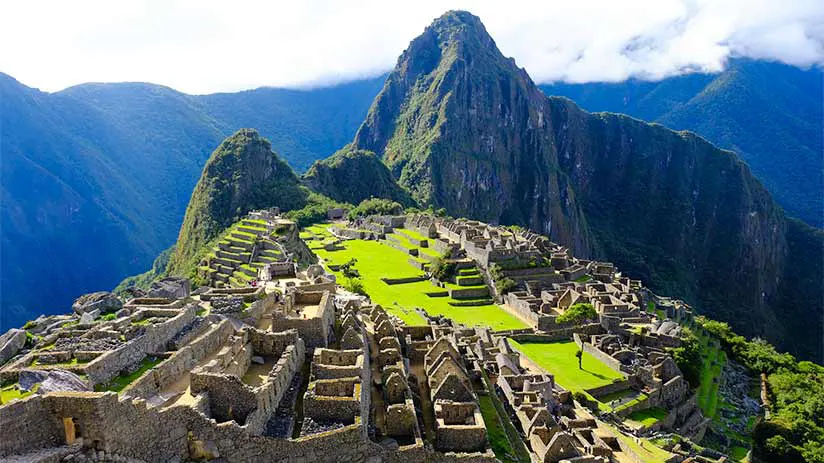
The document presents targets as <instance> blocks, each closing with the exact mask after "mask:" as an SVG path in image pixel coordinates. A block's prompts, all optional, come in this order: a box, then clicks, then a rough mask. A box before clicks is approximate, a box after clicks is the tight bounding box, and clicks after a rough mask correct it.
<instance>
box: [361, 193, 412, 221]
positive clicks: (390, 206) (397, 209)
mask: <svg viewBox="0 0 824 463" xmlns="http://www.w3.org/2000/svg"><path fill="white" fill-rule="evenodd" d="M402 212H403V206H401V205H400V204H399V203H397V202H395V201H392V200H389V199H381V198H370V199H364V200H363V201H361V203H360V204H358V205H357V206H356V207H355V208H354V209H352V210H351V211H349V220H354V219H356V218H358V217H366V216H368V215H398V214H400V213H402Z"/></svg>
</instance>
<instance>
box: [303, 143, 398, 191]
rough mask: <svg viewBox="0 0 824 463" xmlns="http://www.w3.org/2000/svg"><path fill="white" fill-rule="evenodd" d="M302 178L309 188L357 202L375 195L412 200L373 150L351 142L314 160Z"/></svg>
mask: <svg viewBox="0 0 824 463" xmlns="http://www.w3.org/2000/svg"><path fill="white" fill-rule="evenodd" d="M303 179H304V181H305V182H306V183H307V184H308V185H309V186H310V187H311V188H312V189H313V190H315V191H317V192H319V193H322V194H324V195H326V196H328V197H330V198H334V199H336V200H338V201H343V202H347V203H352V204H358V203H360V202H362V201H364V200H368V199H369V198H370V197H375V198H386V199H389V200H391V201H397V202H398V203H400V204H403V205H407V206H408V205H411V204H413V201H412V200H411V199H410V198H409V195H408V194H407V193H406V192H405V191H404V190H403V189H402V188H401V187H400V186H398V184H397V182H396V181H395V178H394V177H393V176H392V173H391V172H389V169H387V168H386V166H385V165H384V164H383V163H382V162H381V160H380V159H379V158H378V157H377V156H376V155H375V153H373V152H371V151H366V150H358V149H353V148H352V147H351V146H346V147H344V148H343V149H341V150H339V151H337V152H336V153H335V154H333V155H332V156H330V157H328V158H326V159H323V160H320V161H316V162H315V163H314V164H312V167H310V168H309V170H308V171H307V172H306V175H304V176H303Z"/></svg>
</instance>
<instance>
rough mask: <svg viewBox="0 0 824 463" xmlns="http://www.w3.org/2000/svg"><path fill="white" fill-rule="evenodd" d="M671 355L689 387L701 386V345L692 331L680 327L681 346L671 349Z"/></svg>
mask: <svg viewBox="0 0 824 463" xmlns="http://www.w3.org/2000/svg"><path fill="white" fill-rule="evenodd" d="M671 353H672V359H673V360H674V361H675V364H676V365H678V368H679V369H680V370H681V373H683V374H684V379H685V380H686V381H687V382H688V383H689V384H690V387H693V388H695V387H698V386H699V385H700V384H701V362H702V360H701V345H700V343H699V342H698V338H697V337H695V334H694V333H693V332H692V330H690V329H689V328H687V327H686V326H684V327H682V331H681V345H680V346H678V347H676V348H674V349H672V351H671Z"/></svg>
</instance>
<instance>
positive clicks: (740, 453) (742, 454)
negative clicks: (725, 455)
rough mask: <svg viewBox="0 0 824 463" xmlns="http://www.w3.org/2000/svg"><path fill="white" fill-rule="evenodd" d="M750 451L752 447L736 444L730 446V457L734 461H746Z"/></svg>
mask: <svg viewBox="0 0 824 463" xmlns="http://www.w3.org/2000/svg"><path fill="white" fill-rule="evenodd" d="M749 452H750V449H748V448H746V447H739V446H734V447H730V451H729V457H730V459H732V461H746V459H747V454H748V453H749Z"/></svg>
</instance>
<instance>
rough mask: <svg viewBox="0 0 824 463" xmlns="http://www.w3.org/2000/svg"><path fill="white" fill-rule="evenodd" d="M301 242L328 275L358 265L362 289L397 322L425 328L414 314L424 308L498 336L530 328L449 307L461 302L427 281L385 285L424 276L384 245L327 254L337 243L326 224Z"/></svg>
mask: <svg viewBox="0 0 824 463" xmlns="http://www.w3.org/2000/svg"><path fill="white" fill-rule="evenodd" d="M399 232H400V230H399ZM410 233H414V232H410V231H408V230H403V233H396V234H395V235H396V236H398V237H401V238H402V239H404V238H403V236H411V235H410ZM300 236H301V238H302V239H304V240H305V241H306V243H307V245H308V246H309V248H310V249H311V250H312V252H314V253H315V254H316V255H317V256H318V257H319V258H321V259H322V261H323V264H324V266H326V267H327V269H328V268H329V266H330V265H341V264H344V263H346V262H348V261H349V260H350V259H357V263H356V264H355V269H357V271H358V273H359V274H360V280H361V281H362V283H363V289H364V291H365V292H366V293H367V294H368V295H369V297H370V299H372V302H373V303H375V304H380V305H381V306H383V307H384V308H385V309H386V310H387V311H388V312H389V313H392V314H393V315H396V316H398V317H399V318H400V319H401V320H403V321H404V322H405V323H407V324H409V325H423V324H426V321H425V320H424V318H423V317H422V316H421V315H420V314H418V313H417V312H416V311H415V308H417V307H420V308H422V309H424V310H425V311H426V312H427V313H429V314H432V315H443V316H446V317H449V318H451V319H452V320H454V321H456V322H458V323H462V324H465V325H468V326H488V327H490V328H491V329H493V330H509V329H519V328H526V327H527V326H526V324H525V323H524V322H522V321H521V320H519V319H518V318H516V317H514V316H512V315H510V314H509V313H508V312H506V311H505V310H504V309H502V308H501V307H500V306H498V305H495V304H483V305H477V306H454V305H450V302H453V303H454V302H456V300H455V299H452V298H450V297H448V296H444V295H443V293H444V291H445V289H444V288H439V287H437V286H435V285H433V284H432V283H431V282H429V281H428V280H424V281H417V282H412V283H403V284H393V285H389V284H387V283H385V282H384V281H383V280H381V279H382V278H392V279H397V278H411V277H419V276H421V271H420V270H418V269H416V268H415V267H413V266H412V264H410V263H409V259H410V258H413V257H412V256H410V255H409V254H407V253H404V252H403V251H401V250H399V249H396V248H394V247H391V246H389V245H387V244H385V243H383V242H381V241H375V240H345V241H342V242H341V244H340V247H341V248H343V249H338V250H334V251H327V250H326V249H324V248H323V245H324V244H325V243H328V242H331V241H334V238H333V237H332V236H331V234H330V233H329V232H328V231H327V230H326V225H323V224H321V225H314V226H311V227H307V228H305V229H304V230H303V232H302V233H301V235H300ZM404 242H405V243H406V244H404V246H409V247H414V245H413V244H412V243H411V242H409V241H408V240H405V239H404ZM418 249H419V252H421V254H423V255H432V256H433V257H435V256H437V254H432V253H434V252H435V251H434V250H431V249H425V248H418ZM330 271H331V269H330ZM333 273H334V274H335V275H336V277H337V278H338V281H339V282H341V283H344V282H345V280H346V279H345V277H344V276H343V275H342V273H341V272H334V271H333ZM427 293H433V295H427Z"/></svg>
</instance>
